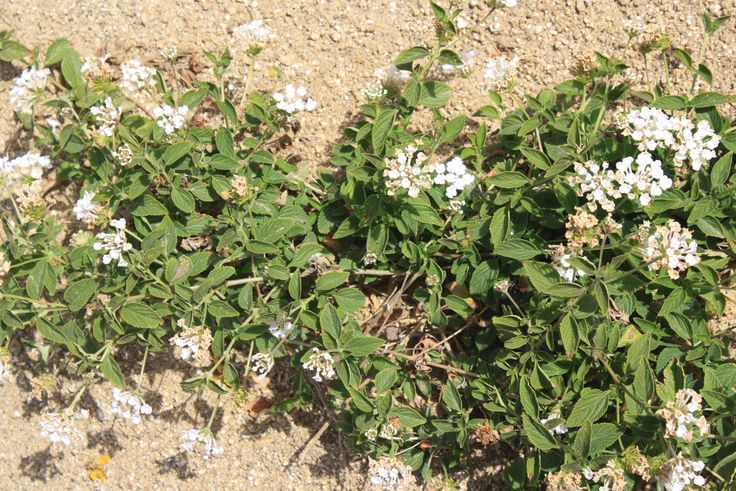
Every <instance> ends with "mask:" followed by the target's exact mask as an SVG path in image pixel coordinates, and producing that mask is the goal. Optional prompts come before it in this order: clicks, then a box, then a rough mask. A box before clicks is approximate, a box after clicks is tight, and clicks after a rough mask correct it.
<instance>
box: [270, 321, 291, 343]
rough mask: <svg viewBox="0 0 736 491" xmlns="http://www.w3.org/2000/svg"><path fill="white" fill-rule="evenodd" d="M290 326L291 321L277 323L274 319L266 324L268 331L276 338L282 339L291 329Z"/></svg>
mask: <svg viewBox="0 0 736 491" xmlns="http://www.w3.org/2000/svg"><path fill="white" fill-rule="evenodd" d="M291 326H292V324H291V321H285V322H284V324H283V325H279V323H278V322H276V321H274V322H272V323H271V325H270V326H268V332H270V333H271V335H272V336H274V337H276V338H278V339H284V338H285V337H286V336H287V334H289V331H291Z"/></svg>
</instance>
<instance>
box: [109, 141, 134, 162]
mask: <svg viewBox="0 0 736 491" xmlns="http://www.w3.org/2000/svg"><path fill="white" fill-rule="evenodd" d="M112 158H114V159H115V161H116V162H117V163H118V164H120V165H121V166H123V167H125V166H126V165H130V164H131V163H132V162H133V150H132V149H131V148H130V145H128V144H127V143H123V144H122V145H119V146H118V149H117V150H114V151H113V152H112Z"/></svg>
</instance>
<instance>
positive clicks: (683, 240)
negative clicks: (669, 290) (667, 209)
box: [639, 220, 700, 280]
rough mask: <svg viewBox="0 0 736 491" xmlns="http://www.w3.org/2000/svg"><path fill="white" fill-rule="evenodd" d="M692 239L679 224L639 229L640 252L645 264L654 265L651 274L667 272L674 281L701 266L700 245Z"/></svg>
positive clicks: (670, 221)
mask: <svg viewBox="0 0 736 491" xmlns="http://www.w3.org/2000/svg"><path fill="white" fill-rule="evenodd" d="M692 238H693V233H692V231H691V230H689V229H687V228H684V227H683V226H682V225H680V223H679V222H677V221H675V220H669V221H668V222H667V223H666V224H665V225H657V226H656V227H655V229H654V230H652V226H651V224H650V223H649V221H645V222H644V223H643V224H642V225H640V226H639V240H640V241H641V243H642V245H641V247H640V251H641V254H642V258H643V259H644V261H646V262H648V263H650V264H649V269H650V271H657V270H660V269H666V270H667V274H668V275H669V277H670V278H672V279H673V280H676V279H677V278H679V277H680V273H681V272H683V271H685V270H686V269H687V268H689V267H690V266H695V265H696V264H698V263H699V262H700V257H698V255H697V253H698V244H697V242H695V241H694V240H692Z"/></svg>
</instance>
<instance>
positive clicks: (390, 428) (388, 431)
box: [378, 423, 399, 440]
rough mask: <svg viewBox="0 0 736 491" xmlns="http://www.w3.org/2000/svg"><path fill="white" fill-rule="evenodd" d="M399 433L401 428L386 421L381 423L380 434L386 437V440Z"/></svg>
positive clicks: (393, 437)
mask: <svg viewBox="0 0 736 491" xmlns="http://www.w3.org/2000/svg"><path fill="white" fill-rule="evenodd" d="M398 435H399V429H398V428H397V427H396V426H394V425H392V424H391V423H384V424H382V425H381V431H380V432H379V433H378V436H380V437H381V438H385V439H386V440H393V439H395V438H396V437H397V436H398Z"/></svg>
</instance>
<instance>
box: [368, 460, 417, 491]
mask: <svg viewBox="0 0 736 491" xmlns="http://www.w3.org/2000/svg"><path fill="white" fill-rule="evenodd" d="M368 476H369V478H370V481H371V484H372V485H373V486H375V488H376V489H380V490H381V491H399V490H404V489H410V488H413V486H414V485H415V484H416V479H414V476H413V475H412V473H411V469H410V468H409V467H408V466H407V465H406V464H404V463H403V462H401V461H399V460H398V459H396V458H391V457H388V456H383V457H382V458H381V460H379V461H375V460H372V459H371V460H370V463H369V470H368Z"/></svg>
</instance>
